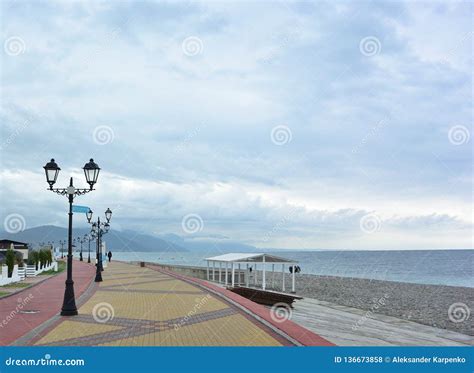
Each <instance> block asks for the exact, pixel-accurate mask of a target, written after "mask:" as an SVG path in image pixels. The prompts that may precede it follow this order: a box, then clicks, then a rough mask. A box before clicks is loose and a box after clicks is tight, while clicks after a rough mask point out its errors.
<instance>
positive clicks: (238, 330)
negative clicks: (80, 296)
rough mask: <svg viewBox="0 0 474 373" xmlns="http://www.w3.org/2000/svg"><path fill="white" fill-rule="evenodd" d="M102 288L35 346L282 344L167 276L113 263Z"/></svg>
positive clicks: (211, 297)
mask: <svg viewBox="0 0 474 373" xmlns="http://www.w3.org/2000/svg"><path fill="white" fill-rule="evenodd" d="M102 277H103V279H104V281H103V282H101V283H100V285H99V288H98V290H97V291H96V292H95V293H94V294H93V295H92V296H91V298H90V299H89V300H88V301H87V302H85V304H83V305H82V306H81V307H80V308H79V315H78V316H74V317H69V318H64V320H63V321H62V322H60V323H59V324H58V325H57V326H56V327H54V328H53V329H52V330H50V331H49V332H48V333H47V334H46V335H44V336H43V337H42V338H41V339H40V340H38V341H37V342H36V344H37V345H43V344H52V345H64V346H67V345H108V346H279V345H281V343H280V341H279V340H278V339H277V338H276V337H275V335H274V334H273V333H271V332H269V331H268V329H266V328H264V327H263V325H259V323H258V322H257V321H250V320H249V319H248V318H247V317H245V316H244V315H243V314H242V313H241V312H240V311H239V310H238V309H236V308H235V307H234V306H230V305H229V304H227V303H226V302H224V301H223V300H222V299H221V298H220V297H218V296H215V295H214V294H211V293H209V292H207V291H205V290H203V289H202V288H200V287H198V286H195V285H192V284H189V283H187V282H185V281H182V280H180V279H177V278H174V277H172V276H169V275H167V274H163V273H160V272H157V271H154V270H152V269H149V268H141V267H137V266H134V265H131V264H125V263H119V262H112V263H109V266H108V268H107V269H106V270H105V271H104V272H103V276H102Z"/></svg>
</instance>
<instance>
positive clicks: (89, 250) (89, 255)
mask: <svg viewBox="0 0 474 373" xmlns="http://www.w3.org/2000/svg"><path fill="white" fill-rule="evenodd" d="M85 237H87V240H88V241H89V249H88V251H87V263H90V262H91V241H92V239H93V238H92V235H91V234H90V233H89V234H86V235H85Z"/></svg>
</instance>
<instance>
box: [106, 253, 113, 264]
mask: <svg viewBox="0 0 474 373" xmlns="http://www.w3.org/2000/svg"><path fill="white" fill-rule="evenodd" d="M107 256H108V257H109V262H110V260H111V259H112V251H109V252H108V254H107Z"/></svg>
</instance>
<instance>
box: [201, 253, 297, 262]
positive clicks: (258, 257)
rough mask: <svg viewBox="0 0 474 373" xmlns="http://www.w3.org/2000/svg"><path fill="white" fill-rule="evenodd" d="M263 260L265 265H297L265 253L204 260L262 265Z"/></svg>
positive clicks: (224, 255)
mask: <svg viewBox="0 0 474 373" xmlns="http://www.w3.org/2000/svg"><path fill="white" fill-rule="evenodd" d="M264 258H265V263H298V261H296V260H292V259H287V258H282V257H279V256H276V255H271V254H265V253H229V254H223V255H218V256H213V257H210V258H206V260H208V261H214V262H234V263H263V261H264Z"/></svg>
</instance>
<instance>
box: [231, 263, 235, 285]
mask: <svg viewBox="0 0 474 373" xmlns="http://www.w3.org/2000/svg"><path fill="white" fill-rule="evenodd" d="M231 266H232V287H234V286H235V265H234V262H232V263H231Z"/></svg>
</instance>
